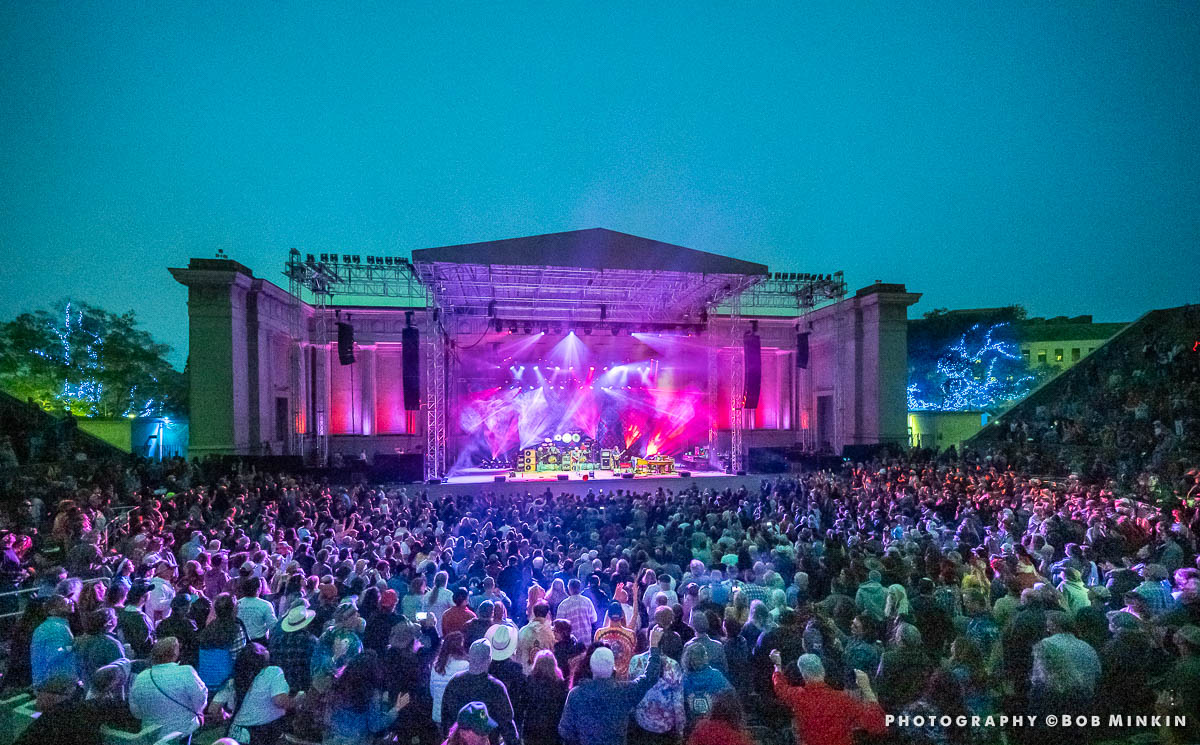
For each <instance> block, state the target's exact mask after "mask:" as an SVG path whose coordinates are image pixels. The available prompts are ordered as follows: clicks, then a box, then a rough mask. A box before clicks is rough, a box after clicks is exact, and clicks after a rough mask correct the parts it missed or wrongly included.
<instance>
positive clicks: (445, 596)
mask: <svg viewBox="0 0 1200 745" xmlns="http://www.w3.org/2000/svg"><path fill="white" fill-rule="evenodd" d="M449 583H450V575H449V574H447V573H446V572H438V573H437V574H435V575H434V576H433V587H431V588H429V592H427V593H425V601H424V605H425V612H426V613H428V614H429V615H430V616H432V617H433V622H434V624H435V628H437V632H438V633H439V634H440V633H442V614H443V613H445V612H446V611H447V610H448V609H449V608H450V606H452V605H454V593H452V592H450V591H449V590H447V589H446V585H448V584H449Z"/></svg>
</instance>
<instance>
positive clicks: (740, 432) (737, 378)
mask: <svg viewBox="0 0 1200 745" xmlns="http://www.w3.org/2000/svg"><path fill="white" fill-rule="evenodd" d="M741 320H742V300H741V297H734V298H732V299H731V300H730V303H729V346H730V347H731V348H732V349H733V358H732V361H731V362H730V365H729V472H730V473H737V472H738V471H743V470H745V468H746V465H745V463H746V453H745V444H744V442H743V440H744V434H745V428H746V387H745V382H746V350H745V347H744V345H743V343H742V339H743V335H742V334H741V333H739V332H740V328H739V327H740V326H741V323H740V322H741Z"/></svg>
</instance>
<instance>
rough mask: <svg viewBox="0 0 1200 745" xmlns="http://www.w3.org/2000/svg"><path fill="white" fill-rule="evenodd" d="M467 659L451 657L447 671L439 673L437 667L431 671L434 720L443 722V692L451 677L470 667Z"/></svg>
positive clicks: (430, 692) (430, 691) (447, 664)
mask: <svg viewBox="0 0 1200 745" xmlns="http://www.w3.org/2000/svg"><path fill="white" fill-rule="evenodd" d="M469 667H470V665H469V664H468V663H467V661H466V660H459V659H455V658H453V657H451V658H450V659H448V660H446V672H444V673H439V672H438V671H437V670H436V669H433V670H430V671H429V694H430V695H431V696H432V697H433V721H435V722H437V723H438V724H441V723H442V694H443V693H445V692H446V685H447V684H448V683H449V682H450V679H451V678H453V677H454V676H455V675H458V674H459V673H461V672H462V671H464V670H466V669H467V668H469Z"/></svg>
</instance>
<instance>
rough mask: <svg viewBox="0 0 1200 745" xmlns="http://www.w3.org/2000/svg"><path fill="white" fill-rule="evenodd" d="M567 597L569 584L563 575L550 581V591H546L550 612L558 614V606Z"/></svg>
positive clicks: (554, 614) (553, 614)
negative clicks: (563, 579)
mask: <svg viewBox="0 0 1200 745" xmlns="http://www.w3.org/2000/svg"><path fill="white" fill-rule="evenodd" d="M566 599H567V586H566V585H565V584H564V583H563V581H562V578H561V577H555V579H554V581H553V582H551V583H550V592H548V593H546V603H548V604H549V605H550V614H551V615H552V616H555V617H557V616H558V606H559V604H560V603H562V601H564V600H566Z"/></svg>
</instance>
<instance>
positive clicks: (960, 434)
mask: <svg viewBox="0 0 1200 745" xmlns="http://www.w3.org/2000/svg"><path fill="white" fill-rule="evenodd" d="M985 416H986V414H984V413H983V412H980V411H910V412H908V434H909V444H910V445H912V446H913V447H923V448H937V449H939V450H945V449H946V448H948V447H950V446H951V445H953V446H954V448H955V449H958V448H961V447H962V444H963V442H964V441H965V440H967V439H968V438H970V437H971V436H972V435H974V434H975V433H976V432H978V431H979V430H980V429H982V428H983V418H984V417H985Z"/></svg>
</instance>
